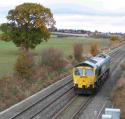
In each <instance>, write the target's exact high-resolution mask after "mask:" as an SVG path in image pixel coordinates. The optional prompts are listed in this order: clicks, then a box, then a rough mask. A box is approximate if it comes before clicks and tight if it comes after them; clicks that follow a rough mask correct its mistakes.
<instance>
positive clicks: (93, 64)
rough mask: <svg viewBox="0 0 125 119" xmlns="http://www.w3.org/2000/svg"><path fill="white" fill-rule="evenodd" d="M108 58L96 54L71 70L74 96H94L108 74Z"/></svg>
mask: <svg viewBox="0 0 125 119" xmlns="http://www.w3.org/2000/svg"><path fill="white" fill-rule="evenodd" d="M110 60H111V58H110V56H109V55H107V54H98V55H97V56H95V57H91V58H89V59H87V60H85V61H83V62H81V63H79V64H77V65H76V66H75V67H74V68H73V83H74V91H75V93H76V94H94V93H95V92H97V91H98V89H99V87H101V86H102V84H103V83H104V81H105V80H106V79H107V78H108V76H109V73H110Z"/></svg>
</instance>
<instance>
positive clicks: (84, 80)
mask: <svg viewBox="0 0 125 119" xmlns="http://www.w3.org/2000/svg"><path fill="white" fill-rule="evenodd" d="M80 68H81V67H80ZM84 68H85V67H84ZM86 68H87V67H86ZM73 72H74V71H73ZM73 80H74V85H75V84H77V85H78V88H82V87H83V86H85V88H88V87H89V86H90V85H93V84H94V82H95V75H93V76H77V75H75V74H74V73H73Z"/></svg>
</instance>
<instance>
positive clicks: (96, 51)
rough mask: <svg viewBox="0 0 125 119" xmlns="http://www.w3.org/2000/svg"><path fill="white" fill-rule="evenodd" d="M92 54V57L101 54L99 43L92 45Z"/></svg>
mask: <svg viewBox="0 0 125 119" xmlns="http://www.w3.org/2000/svg"><path fill="white" fill-rule="evenodd" d="M90 53H91V54H92V56H96V55H97V54H98V53H99V45H98V43H97V42H94V43H92V44H91V46H90Z"/></svg>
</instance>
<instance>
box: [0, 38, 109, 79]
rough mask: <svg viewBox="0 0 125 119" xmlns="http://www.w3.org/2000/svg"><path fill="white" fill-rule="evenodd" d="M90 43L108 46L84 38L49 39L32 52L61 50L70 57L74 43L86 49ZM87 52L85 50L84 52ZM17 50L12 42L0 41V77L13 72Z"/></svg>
mask: <svg viewBox="0 0 125 119" xmlns="http://www.w3.org/2000/svg"><path fill="white" fill-rule="evenodd" d="M92 41H98V42H99V43H100V45H101V46H102V47H106V46H107V44H108V40H107V39H93V38H84V37H63V38H51V39H49V41H48V42H42V43H41V44H40V45H38V46H37V47H36V49H35V50H34V51H33V52H35V53H36V54H37V55H38V56H39V55H40V53H41V51H42V49H44V48H49V47H54V48H59V49H61V50H62V51H63V52H64V54H65V55H66V56H67V55H70V54H72V53H73V44H74V43H75V42H80V43H83V44H84V46H85V47H86V46H87V45H89V44H90V43H91V42H92ZM86 51H88V49H87V48H85V50H84V52H86ZM18 52H19V51H18V48H17V47H16V46H15V45H14V44H13V43H12V42H3V41H0V77H1V76H3V75H5V74H8V73H12V72H13V66H14V63H15V61H16V57H17V56H18Z"/></svg>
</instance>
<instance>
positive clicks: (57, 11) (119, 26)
mask: <svg viewBox="0 0 125 119" xmlns="http://www.w3.org/2000/svg"><path fill="white" fill-rule="evenodd" d="M24 2H34V3H36V2H37V3H40V4H43V5H44V6H46V7H49V8H50V9H51V10H52V12H53V13H54V17H55V19H56V26H57V27H59V28H76V29H87V30H99V31H104V32H106V31H107V32H108V31H112V32H125V29H124V28H125V23H124V21H125V1H124V0H4V1H2V2H1V3H0V8H1V9H0V23H2V22H5V21H6V18H5V17H6V16H7V12H8V10H10V9H13V8H14V7H15V6H17V5H19V4H22V3H24Z"/></svg>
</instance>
